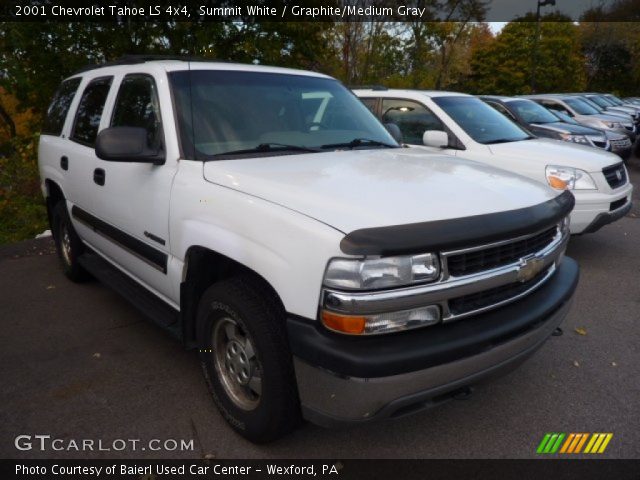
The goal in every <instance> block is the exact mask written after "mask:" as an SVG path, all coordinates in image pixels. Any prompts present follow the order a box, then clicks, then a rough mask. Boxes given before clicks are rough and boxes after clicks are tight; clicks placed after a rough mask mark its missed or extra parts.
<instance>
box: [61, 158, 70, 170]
mask: <svg viewBox="0 0 640 480" xmlns="http://www.w3.org/2000/svg"><path fill="white" fill-rule="evenodd" d="M60 168H61V169H63V170H69V158H68V157H67V156H66V155H63V156H62V157H60Z"/></svg>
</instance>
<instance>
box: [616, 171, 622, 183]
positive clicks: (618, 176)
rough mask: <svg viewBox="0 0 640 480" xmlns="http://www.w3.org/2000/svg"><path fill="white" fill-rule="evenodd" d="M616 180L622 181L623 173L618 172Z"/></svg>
mask: <svg viewBox="0 0 640 480" xmlns="http://www.w3.org/2000/svg"><path fill="white" fill-rule="evenodd" d="M616 178H617V179H618V181H620V180H622V172H621V171H620V170H616Z"/></svg>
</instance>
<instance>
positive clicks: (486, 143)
mask: <svg viewBox="0 0 640 480" xmlns="http://www.w3.org/2000/svg"><path fill="white" fill-rule="evenodd" d="M532 138H536V137H534V136H533V135H528V136H526V137H524V138H498V139H496V140H491V141H489V142H484V144H485V145H494V144H496V143H510V142H521V141H523V140H531V139H532Z"/></svg>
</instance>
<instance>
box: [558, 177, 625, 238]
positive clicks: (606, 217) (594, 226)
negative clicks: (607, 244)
mask: <svg viewBox="0 0 640 480" xmlns="http://www.w3.org/2000/svg"><path fill="white" fill-rule="evenodd" d="M614 192H615V193H602V192H599V191H586V190H585V191H581V190H577V191H574V192H573V194H574V196H575V198H576V205H575V207H574V208H573V211H572V212H571V234H572V235H577V234H581V233H593V232H595V231H596V230H598V229H600V228H602V227H603V226H605V225H607V224H608V223H611V222H614V221H616V220H618V219H619V218H621V217H624V216H625V215H626V214H627V213H629V210H631V197H632V192H633V185H632V184H631V183H628V184H626V185H625V186H623V187H621V188H619V189H616V190H614ZM624 199H626V200H627V201H626V202H625V203H624V204H622V205H619V206H618V207H617V208H614V209H613V210H612V206H614V207H615V206H616V205H617V204H616V202H620V201H621V200H624Z"/></svg>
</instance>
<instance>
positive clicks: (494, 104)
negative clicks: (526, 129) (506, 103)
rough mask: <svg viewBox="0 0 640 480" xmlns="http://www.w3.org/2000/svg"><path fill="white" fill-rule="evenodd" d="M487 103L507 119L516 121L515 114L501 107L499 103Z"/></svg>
mask: <svg viewBox="0 0 640 480" xmlns="http://www.w3.org/2000/svg"><path fill="white" fill-rule="evenodd" d="M487 103H488V104H489V105H491V106H492V107H493V108H495V109H496V110H497V111H499V112H500V113H501V114H503V115H504V116H505V117H507V118H508V119H509V120H512V121H515V117H514V116H513V114H512V113H511V112H510V111H509V110H507V109H506V108H505V107H503V106H502V105H500V104H499V103H495V102H487Z"/></svg>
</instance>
